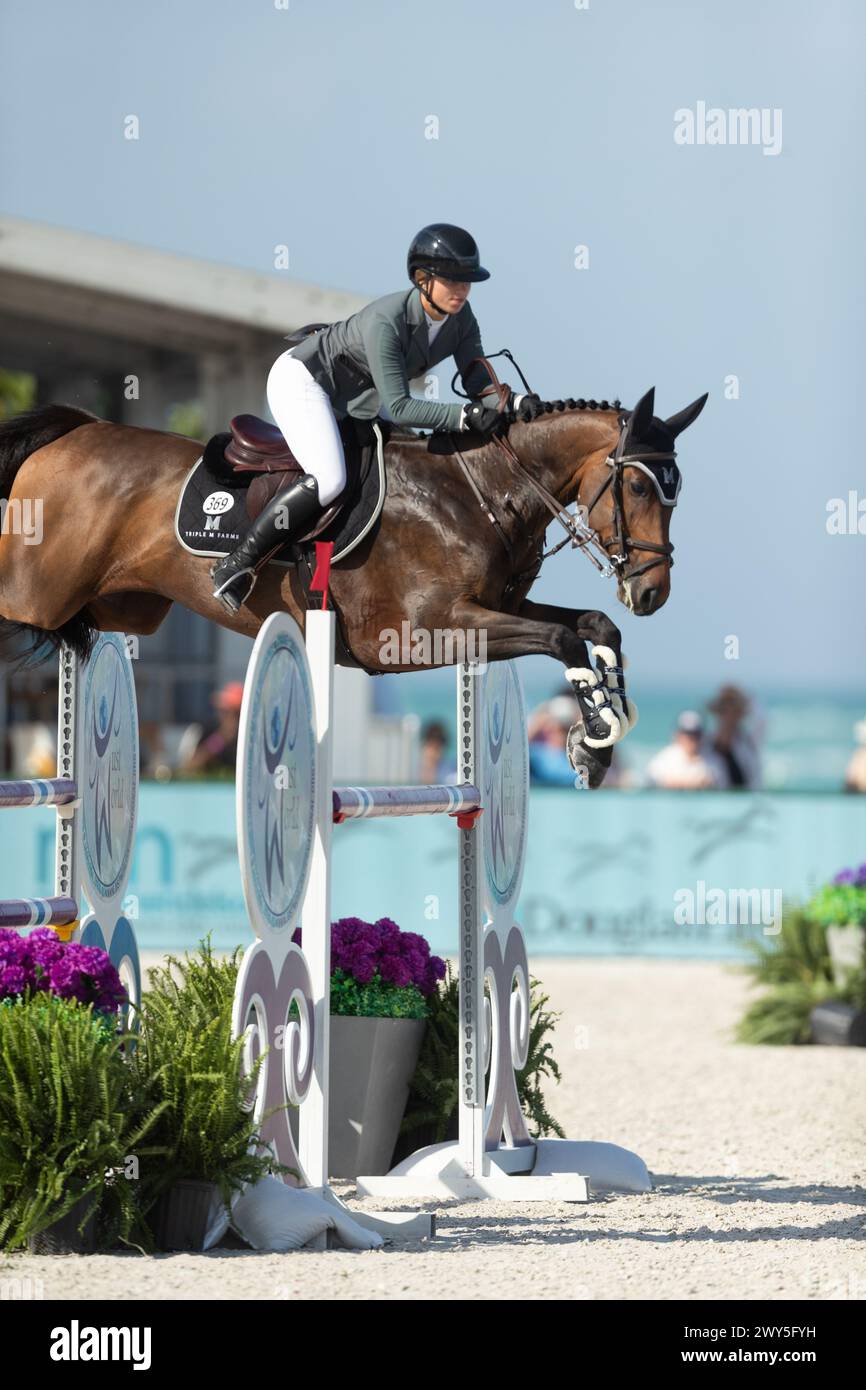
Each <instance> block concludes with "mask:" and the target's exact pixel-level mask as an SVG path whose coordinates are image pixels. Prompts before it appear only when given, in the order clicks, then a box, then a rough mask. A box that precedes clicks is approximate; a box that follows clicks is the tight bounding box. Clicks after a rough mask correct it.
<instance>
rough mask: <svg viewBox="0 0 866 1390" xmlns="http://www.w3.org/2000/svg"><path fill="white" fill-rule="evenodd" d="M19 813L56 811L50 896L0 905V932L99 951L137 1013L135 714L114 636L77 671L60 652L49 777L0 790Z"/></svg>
mask: <svg viewBox="0 0 866 1390" xmlns="http://www.w3.org/2000/svg"><path fill="white" fill-rule="evenodd" d="M28 806H53V807H54V808H55V809H56V811H57V839H56V855H55V896H54V897H50V898H7V899H5V900H4V901H2V902H0V926H2V927H46V926H49V927H55V928H56V929H57V930H58V934H59V935H60V936H62V937H63V938H64V939H73V940H75V941H80V942H82V943H83V944H84V945H86V946H99V947H101V949H102V950H105V951H107V952H108V954H109V955H110V957H111V959H112V961H113V963H114V965H115V967H116V968H117V970H118V972H119V974H120V977H121V980H122V982H123V986H124V988H125V989H126V990H127V992H128V994H129V996H130V999H131V1000H132V1002H133V1003H134V1004H138V1002H139V1001H140V999H141V968H140V965H139V958H138V947H137V945H136V940H135V932H134V930H133V927H132V923H131V922H130V921H129V919H128V917H127V916H126V915H125V901H124V900H125V896H126V889H127V884H128V882H129V874H130V869H131V867H132V852H133V847H134V844H135V830H136V817H137V809H138V710H137V705H136V699H135V683H134V681H133V678H132V666H131V662H130V659H129V655H128V653H127V650H126V644H125V642H124V640H123V638H122V637H121V636H119V635H118V634H117V633H104V634H103V635H102V636H100V637H99V639H98V640H97V642H96V643H95V645H94V648H93V651H92V653H91V655H90V658H89V660H88V661H87V662H86V663H83V662H81V661H80V660H79V658H78V657H77V656H76V655H75V653H74V652H72V651H71V650H70V649H69V648H68V647H63V648H62V650H61V653H60V684H59V691H58V716H57V776H56V777H51V778H46V779H44V780H40V781H29V782H0V809H8V808H13V807H18V808H23V807H28ZM85 904H86V906H87V908H89V911H88V912H87V913H86V915H85V914H84V912H83V911H82V908H83V906H84V905H85Z"/></svg>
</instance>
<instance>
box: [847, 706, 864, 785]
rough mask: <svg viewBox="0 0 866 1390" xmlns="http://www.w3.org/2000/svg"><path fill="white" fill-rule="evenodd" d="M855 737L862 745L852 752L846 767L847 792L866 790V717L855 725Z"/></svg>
mask: <svg viewBox="0 0 866 1390" xmlns="http://www.w3.org/2000/svg"><path fill="white" fill-rule="evenodd" d="M854 737H855V739H856V740H857V742H858V744H859V745H860V746H859V748H855V749H854V752H853V753H852V754H851V758H850V761H849V763H848V766H847V768H846V769H845V790H846V792H866V719H858V721H857V723H856V724H855V725H854Z"/></svg>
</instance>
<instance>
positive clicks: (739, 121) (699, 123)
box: [674, 101, 782, 155]
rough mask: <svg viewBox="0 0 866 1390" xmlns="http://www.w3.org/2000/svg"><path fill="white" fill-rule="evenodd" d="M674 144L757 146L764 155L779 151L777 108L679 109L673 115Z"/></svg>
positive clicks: (699, 106) (703, 106)
mask: <svg viewBox="0 0 866 1390" xmlns="http://www.w3.org/2000/svg"><path fill="white" fill-rule="evenodd" d="M674 144H676V145H760V146H761V149H762V151H763V153H764V154H769V155H776V154H781V152H782V108H781V107H780V106H772V107H771V106H761V107H758V106H748V107H747V106H731V107H728V108H727V110H726V109H725V108H724V107H723V106H707V103H706V102H705V101H698V102H696V103H695V109H694V110H692V109H691V107H688V106H681V107H680V108H679V110H678V111H675V112H674Z"/></svg>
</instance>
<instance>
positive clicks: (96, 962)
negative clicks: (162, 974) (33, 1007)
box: [0, 927, 126, 1013]
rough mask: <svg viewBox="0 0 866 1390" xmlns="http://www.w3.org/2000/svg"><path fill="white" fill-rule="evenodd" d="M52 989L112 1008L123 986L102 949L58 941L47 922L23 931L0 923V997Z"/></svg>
mask: <svg viewBox="0 0 866 1390" xmlns="http://www.w3.org/2000/svg"><path fill="white" fill-rule="evenodd" d="M48 992H50V993H52V994H56V995H59V996H60V997H61V998H64V999H77V1000H79V1001H80V1002H81V1003H82V1004H93V1006H94V1008H95V1009H97V1010H98V1011H99V1012H101V1013H116V1012H117V1010H118V1008H119V1007H120V1006H121V1005H122V1004H124V1003H125V1002H126V991H125V990H124V988H123V986H122V984H121V983H120V976H119V975H118V973H117V970H116V969H115V967H114V965H113V964H112V962H111V960H110V958H109V956H108V954H107V952H105V951H102V950H100V949H99V947H97V946H82V945H81V944H80V943H79V942H77V941H70V942H64V941H61V940H60V938H59V936H58V935H57V933H56V932H53V931H52V930H51V928H50V927H37V928H36V929H35V930H34V931H32V932H30V934H29V935H28V936H21V935H20V934H19V933H18V932H16V931H13V930H12V929H11V928H3V929H0V999H11V998H15V997H16V996H18V995H22V994H38V993H48Z"/></svg>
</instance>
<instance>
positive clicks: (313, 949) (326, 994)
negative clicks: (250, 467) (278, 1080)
mask: <svg viewBox="0 0 866 1390" xmlns="http://www.w3.org/2000/svg"><path fill="white" fill-rule="evenodd" d="M305 641H306V648H307V660H308V662H309V666H310V676H311V680H312V694H313V708H314V710H315V716H316V744H317V757H316V783H315V788H314V796H315V802H316V813H315V819H316V825H315V832H314V840H313V853H312V861H311V864H310V881H309V886H308V888H307V892H306V894H305V897H304V906H303V910H302V914H301V936H302V945H303V951H304V955H305V956H306V958H307V966H308V968H309V971H310V980H311V984H312V992H313V1077H312V1080H311V1082H310V1089H309V1092H308V1094H307V1096H306V1099H305V1100H304V1103H303V1104H302V1106H301V1111H300V1117H299V1127H298V1140H299V1146H298V1147H299V1152H298V1157H299V1158H300V1160H301V1166H302V1168H303V1170H304V1173H305V1174H306V1176H307V1181H308V1182H309V1184H310V1187H312V1188H325V1187H327V1185H328V1069H329V1066H330V1017H331V879H330V873H329V864H330V857H331V824H332V813H333V811H332V808H333V803H332V798H331V791H332V787H333V780H334V778H333V729H332V711H333V705H334V614H333V612H325V613H321V612H312V611H311V612H308V613H307V615H306V631H305Z"/></svg>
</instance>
